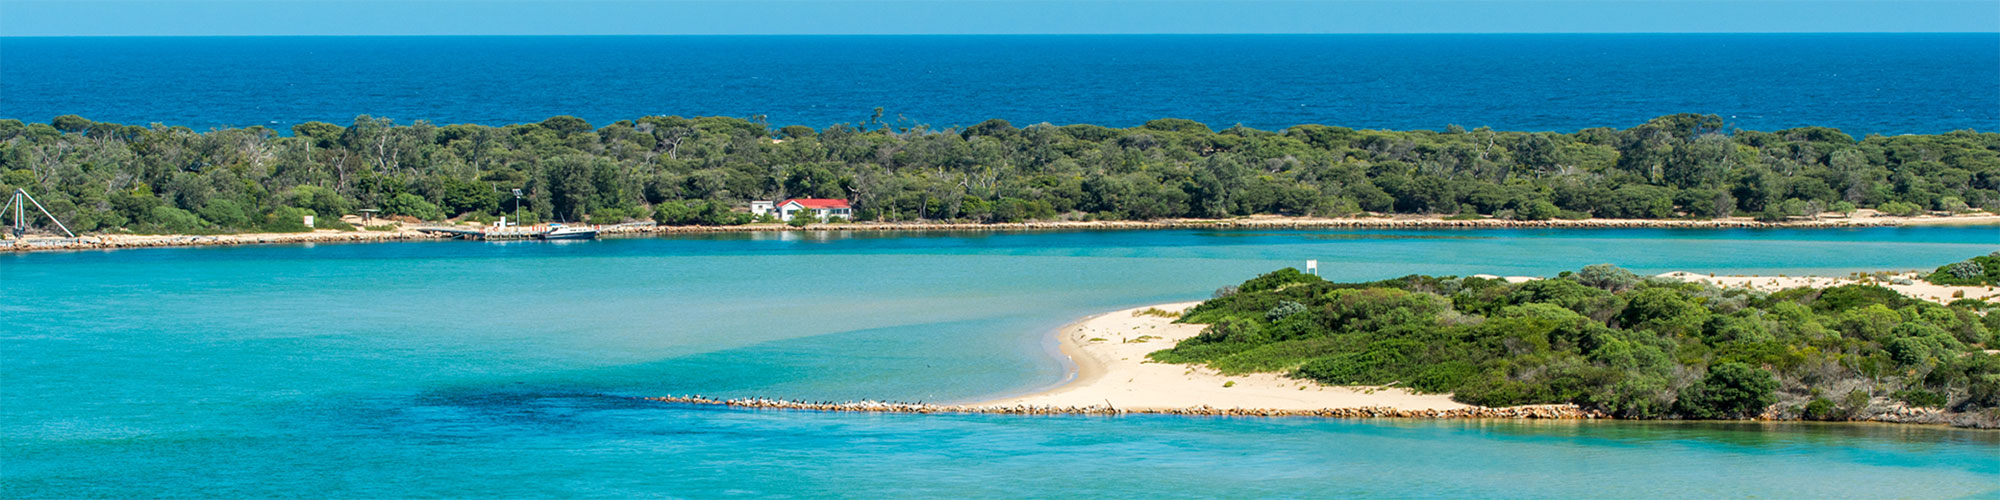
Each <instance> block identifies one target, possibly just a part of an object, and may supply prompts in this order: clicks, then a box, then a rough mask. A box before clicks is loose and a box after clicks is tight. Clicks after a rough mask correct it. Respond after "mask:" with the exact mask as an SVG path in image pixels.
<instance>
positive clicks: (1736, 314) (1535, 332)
mask: <svg viewBox="0 0 2000 500" xmlns="http://www.w3.org/2000/svg"><path fill="white" fill-rule="evenodd" d="M1996 312H2000V305H1996V304H1991V303H1985V302H1980V301H1977V300H1970V299H1965V300H1959V301H1957V302H1954V303H1952V304H1950V305H1940V304H1937V303H1932V302H1925V301H1920V300H1915V299H1911V298H1907V297H1904V296H1902V295H1900V294H1897V293H1896V292H1895V291H1893V290H1890V289H1888V288H1883V287H1879V286H1873V285H1848V286H1842V287H1835V288H1826V289H1810V288H1797V289H1791V290H1785V291H1781V292H1777V293H1762V292H1753V291H1748V290H1744V289H1720V288H1716V287H1713V286H1710V285H1706V284H1700V283H1689V282H1683V281H1679V280H1672V279H1666V278H1642V277H1639V276H1636V275H1633V274H1632V273H1630V272H1627V271H1625V270H1622V269H1619V268H1617V267H1613V266H1610V265H1596V266H1589V267H1586V268H1584V269H1583V270H1581V271H1578V272H1574V273H1571V272H1565V273H1562V274H1561V275H1560V276H1559V277H1557V278H1553V279H1545V280H1536V281H1529V282H1525V283H1508V282H1506V281H1504V280H1499V279H1481V278H1476V277H1470V278H1460V277H1432V276H1407V277H1403V278H1397V279H1391V280H1385V281H1379V282H1372V283H1332V282H1327V281H1323V280H1321V279H1320V278H1319V277H1317V276H1313V275H1308V274H1304V273H1300V272H1298V271H1297V270H1295V269H1289V268H1288V269H1284V270H1280V271H1277V272H1274V273H1270V274H1266V275H1263V276H1259V277H1257V278H1255V279H1252V280H1250V281H1248V282H1245V283H1243V284H1242V285H1241V286H1238V287H1230V288H1226V289H1224V290H1220V291H1218V292H1217V297H1216V298H1215V299H1213V300H1209V301H1207V302H1204V303H1202V304H1201V305H1198V306H1196V307H1195V308H1193V309H1190V310H1189V311H1188V312H1187V313H1186V314H1185V315H1184V316H1183V317H1182V318H1181V319H1180V321H1183V322H1189V323H1201V324H1207V325H1208V326H1207V327H1206V328H1205V329H1204V330H1203V331H1202V332H1201V334H1199V335H1197V336H1195V337H1192V338H1189V339H1187V340H1184V341H1182V342H1180V343H1179V344H1178V345H1176V346H1175V347H1174V348H1172V349H1168V350H1164V351H1159V352H1156V353H1153V354H1152V355H1151V357H1152V358H1153V359H1157V360H1161V361H1167V362H1174V363H1203V364H1207V365H1208V366H1211V367H1214V368H1217V369H1219V370H1221V371H1223V372H1225V373H1250V372H1284V373H1288V374H1290V375H1291V376H1294V377H1298V378H1304V379H1311V380H1315V381H1319V382H1323V383H1327V384H1336V385H1396V386H1401V387H1407V388H1411V389H1414V390H1417V391H1419V392H1432V393H1452V395H1453V398H1454V399H1456V400H1458V401H1461V402H1465V403H1470V404H1480V405H1489V406H1511V405H1521V404H1537V403H1575V404H1578V405H1581V406H1583V407H1586V408H1590V409H1596V410H1601V411H1604V412H1607V413H1610V414H1613V415H1615V416H1619V417H1623V418H1676V417H1677V418H1696V419H1716V418H1744V417H1752V416H1758V415H1762V414H1764V413H1765V412H1766V411H1776V412H1777V415H1779V416H1790V417H1798V418H1806V419H1824V420H1840V419H1848V418H1856V417H1862V416H1866V415H1867V412H1868V411H1870V406H1871V405H1876V404H1879V403H1883V402H1892V401H1900V402H1902V403H1904V404H1908V405H1911V406H1917V407H1940V408H1947V409H1950V410H1954V411H1959V412H1971V413H1973V414H1975V415H1982V414H1983V415H1984V417H1980V418H1985V419H1986V420H1987V421H1988V424H2000V410H1996V408H2000V356H1996V355H1994V354H1992V353H1990V352H1988V351H1986V349H1988V348H1990V347H1991V346H1993V345H1995V341H1996V332H2000V313H1996Z"/></svg>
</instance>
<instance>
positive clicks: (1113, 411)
mask: <svg viewBox="0 0 2000 500" xmlns="http://www.w3.org/2000/svg"><path fill="white" fill-rule="evenodd" d="M640 399H644V400H647V401H655V402H661V403H674V404H686V405H697V406H722V407H729V408H744V409H757V410H795V411H821V412H846V413H912V414H951V413H961V414H991V415H1106V416H1110V415H1178V416H1197V417H1320V418H1468V419H1470V418H1480V419H1544V420H1589V419H1603V418H1609V417H1608V416H1606V415H1604V414H1602V413H1599V412H1595V411H1588V410H1584V409H1582V408H1579V407H1577V406H1576V405H1571V404H1560V405H1530V406H1515V407H1507V408H1486V407H1471V408H1458V409H1450V410H1436V409H1428V410H1404V409H1396V408H1389V407H1383V406H1369V407H1360V408H1321V409H1314V410H1294V409H1270V408H1216V407H1212V406H1206V405H1203V406H1194V407H1188V408H1115V407H1111V406H1107V405H1090V406H1043V405H936V404H929V403H901V402H890V401H843V402H831V401H828V402H810V401H792V400H784V399H767V398H738V399H714V398H708V397H703V396H661V397H648V398H640Z"/></svg>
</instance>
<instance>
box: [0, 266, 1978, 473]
mask: <svg viewBox="0 0 2000 500" xmlns="http://www.w3.org/2000/svg"><path fill="white" fill-rule="evenodd" d="M1996 249H2000V230H1996V229H1995V228H1992V227H1973V228H1908V229H1895V228H1884V229H1863V230H1791V231H1756V230H1728V231H1685V230H1597V231H1576V230H1569V231H1563V230H1464V231H1273V232H1253V231H1221V232H1204V231H1122V232H1044V233H937V234H907V233H898V234H865V233H864V234H804V235H802V234H798V233H787V234H727V235H708V236H693V237H678V238H642V239H614V240H605V241H597V242H582V243H574V244H548V243H518V244H486V243H474V242H413V243H389V244H352V245H308V246H259V247H237V248H190V249H149V250H127V251H116V252H72V253H44V254H32V255H0V284H4V286H0V324H4V327H0V366H4V371H0V408H4V411H0V446H3V447H0V452H4V455H0V496H7V497H79V496H98V497H134V496H186V497H214V496H227V497H268V496H314V497H324V496H331V497H382V496H475V497H535V496H605V497H631V496H666V497H728V496H752V497H767V496H779V497H784V496H793V497H824V496H851V497H871V498H872V497H936V496H974V497H999V496H1008V497H1011V496H1035V497H1102V496H1120V497H1158V496H1165V497H1184V496H1187V497H1206V496H1231V497H1244V496H1277V497H1329V496H1343V495H1372V496H1424V497H1443V498H1464V497H1491V498H1535V497H1550V496H1556V497H1625V498H1660V497H1680V498H1714V497H1721V496H1727V497H1748V496H1757V497H1765V498H1771V497H1811V498H1840V497H1849V498H1879V497H1916V498H1953V497H1964V496H1982V495H1984V496H1993V495H1996V494H2000V451H1996V450H2000V433H1993V432H1978V431H1963V430H1950V429H1938V428H1927V427H1914V426H1872V425H1804V424H1770V425H1763V424H1697V423H1588V424H1582V423H1543V422H1433V421H1323V420H1311V419H1221V418H1214V419H1194V418H1166V417H1121V418H1086V417H1049V418H1021V417H1004V416H985V415H959V416H910V415H843V414H816V413H797V412H759V411H739V410H726V409H715V408H696V407H685V406H677V405H667V404H657V403H651V402H645V401H638V400H634V399H632V398H631V397H633V396H647V395H660V394H688V393H701V394H708V395H721V396H746V395H760V396H774V397H790V398H812V399H848V398H884V399H898V400H923V401H939V402H955V401H970V400H980V399H984V398H989V397H993V396H997V395H1004V394H1012V393H1019V392H1023V391H1029V390H1034V389H1036V388H1039V387H1046V386H1049V385H1051V384H1056V383H1059V382H1060V381H1061V380H1062V379H1063V378H1064V377H1065V376H1066V370H1065V369H1064V367H1063V366H1062V365H1061V364H1060V363H1059V362H1058V361H1056V360H1055V359H1054V358H1052V357H1051V356H1050V355H1049V345H1048V344H1049V339H1048V337H1049V332H1050V330H1051V329H1053V328H1055V327H1057V326H1059V325H1061V324H1063V323H1066V322H1068V321H1071V320H1074V319H1075V318H1077V317H1080V316H1083V315H1087V314H1091V313H1095V312H1100V311H1103V310H1108V309H1112V308H1117V307H1123V306H1132V305H1142V304H1148V303H1157V302H1165V301H1173V300H1192V299H1199V298H1204V297H1206V296H1207V295H1208V294H1209V292H1210V291H1211V290H1213V289H1214V288H1216V287H1219V286H1223V285H1227V284H1233V283H1237V282H1240V281H1242V280H1243V279H1246V278H1248V277H1250V276H1254V275H1255V274H1257V273H1261V272H1265V271H1269V270H1272V269H1275V268H1279V267H1282V266H1288V265H1298V264H1299V263H1300V262H1301V261H1303V260H1305V259H1309V258H1311V259H1318V260H1320V261H1321V265H1322V268H1323V271H1324V273H1325V274H1327V275H1329V276H1330V277H1334V278H1340V279H1376V278H1386V277H1393V276H1398V275H1402V274H1407V273H1415V272H1424V273H1431V274H1470V273H1493V274H1528V275H1547V274H1552V273H1554V272H1557V271H1561V270H1567V269H1574V268H1577V267H1581V266H1583V265H1586V264H1592V263H1600V262H1617V263H1620V264H1622V265H1625V266H1627V267H1630V268H1633V269H1635V270H1638V271H1642V272H1647V273H1656V272H1664V271H1669V270H1689V271H1698V272H1717V273H1724V274H1731V273H1753V272H1756V273H1777V272H1782V273H1793V274H1801V273H1813V274H1833V275H1839V274H1845V273H1847V272H1849V271H1856V270H1878V269H1913V268H1919V267H1925V268H1927V267H1932V266H1935V265H1938V264H1939V263H1943V262H1949V261H1954V260H1958V259H1962V258H1965V257H1966V256H1970V255H1977V254H1983V253H1987V252H1991V251H1994V250H1996Z"/></svg>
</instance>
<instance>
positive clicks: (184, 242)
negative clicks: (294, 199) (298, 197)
mask: <svg viewBox="0 0 2000 500" xmlns="http://www.w3.org/2000/svg"><path fill="white" fill-rule="evenodd" d="M429 239H437V237H436V236H432V235H428V234H424V233H421V232H417V231H313V232H307V233H251V234H217V235H133V234H106V235H96V236H82V237H76V238H25V239H19V240H8V241H6V242H0V250H12V251H33V250H113V249H120V248H154V247H189V246H215V245H258V244H280V243H368V242H381V241H406V240H429Z"/></svg>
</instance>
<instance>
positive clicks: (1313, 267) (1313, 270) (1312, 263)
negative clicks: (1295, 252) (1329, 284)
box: [1306, 260, 1319, 276]
mask: <svg viewBox="0 0 2000 500" xmlns="http://www.w3.org/2000/svg"><path fill="white" fill-rule="evenodd" d="M1306 274H1311V275H1313V276H1319V261H1318V260H1308V261H1306Z"/></svg>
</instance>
